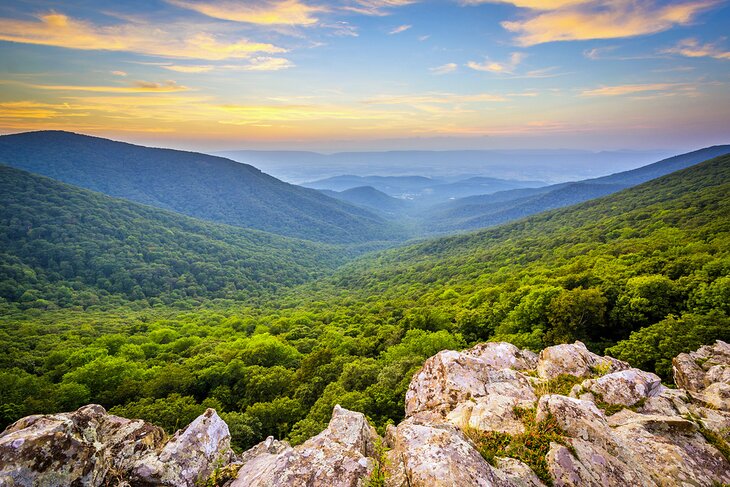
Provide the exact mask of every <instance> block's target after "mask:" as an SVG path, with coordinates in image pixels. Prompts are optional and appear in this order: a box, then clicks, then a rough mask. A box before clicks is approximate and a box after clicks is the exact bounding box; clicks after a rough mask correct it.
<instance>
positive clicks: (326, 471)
mask: <svg viewBox="0 0 730 487" xmlns="http://www.w3.org/2000/svg"><path fill="white" fill-rule="evenodd" d="M378 441H379V437H378V435H377V433H376V432H375V429H374V428H373V427H372V426H370V424H369V423H368V422H367V419H365V416H364V415H363V414H362V413H356V412H352V411H348V410H346V409H343V408H341V407H340V406H339V405H337V406H335V408H334V411H333V412H332V419H331V420H330V423H329V425H328V426H327V429H325V430H324V431H322V432H321V433H320V434H318V435H317V436H315V437H314V438H311V439H309V440H307V441H306V442H304V443H303V444H301V445H299V446H297V447H294V448H292V447H291V446H289V445H287V444H285V443H279V444H275V443H274V442H273V441H272V440H269V439H267V440H266V442H264V445H261V444H260V445H257V446H255V447H254V448H253V450H256V451H255V452H251V450H249V452H246V453H244V455H243V456H244V458H246V459H247V460H246V461H245V463H244V464H243V465H242V466H241V468H240V470H239V471H238V476H237V477H236V480H234V481H233V483H232V484H231V486H232V487H252V486H258V487H279V486H281V487H284V486H291V485H301V486H306V487H359V486H360V485H361V484H362V483H363V481H364V479H365V478H366V477H367V476H368V474H369V473H370V471H371V470H372V467H373V460H372V458H371V457H373V455H375V446H376V444H377V442H378ZM266 443H268V445H267V444H266ZM252 453H253V454H252Z"/></svg>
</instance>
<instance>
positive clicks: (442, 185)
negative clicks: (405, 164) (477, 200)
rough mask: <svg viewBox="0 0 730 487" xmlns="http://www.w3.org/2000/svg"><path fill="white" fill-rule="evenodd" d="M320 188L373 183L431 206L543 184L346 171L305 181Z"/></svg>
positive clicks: (386, 191) (369, 184)
mask: <svg viewBox="0 0 730 487" xmlns="http://www.w3.org/2000/svg"><path fill="white" fill-rule="evenodd" d="M303 185H304V186H306V187H309V188H316V189H319V190H323V189H324V190H332V191H339V192H341V191H345V190H348V189H354V188H358V187H364V186H370V187H373V188H374V189H376V190H378V191H380V192H383V193H385V194H387V195H389V196H392V197H395V198H399V199H405V200H409V201H412V202H413V203H415V204H416V205H418V206H421V207H428V206H430V205H433V204H436V203H443V202H446V201H448V200H451V199H454V198H463V197H467V196H472V195H483V194H488V193H494V192H497V191H507V190H512V189H518V188H530V187H539V186H544V185H545V183H542V182H539V181H516V180H505V179H498V178H490V177H483V176H474V177H468V178H456V180H454V181H451V182H447V181H446V180H443V179H432V178H426V177H423V176H353V175H343V176H335V177H331V178H326V179H322V180H319V181H312V182H309V183H304V184H303Z"/></svg>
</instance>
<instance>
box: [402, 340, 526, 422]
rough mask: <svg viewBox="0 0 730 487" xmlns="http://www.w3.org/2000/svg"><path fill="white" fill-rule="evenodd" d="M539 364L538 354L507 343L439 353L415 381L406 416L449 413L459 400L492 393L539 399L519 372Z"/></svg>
mask: <svg viewBox="0 0 730 487" xmlns="http://www.w3.org/2000/svg"><path fill="white" fill-rule="evenodd" d="M535 364H536V361H535V354H533V353H532V352H529V351H526V350H522V351H521V350H519V349H518V348H517V347H515V346H514V345H510V344H507V343H485V344H481V345H477V346H475V347H474V348H471V349H469V350H467V351H465V352H461V353H460V352H455V351H453V350H445V351H442V352H439V353H438V354H436V355H434V356H433V357H431V358H429V359H428V360H426V362H425V363H424V365H423V367H422V368H421V370H420V371H419V372H418V373H417V374H416V375H415V376H414V378H413V380H411V384H410V386H409V387H408V391H407V392H406V417H408V416H412V415H414V414H416V413H418V412H420V411H426V410H428V411H436V412H440V413H442V414H444V415H445V414H447V413H448V412H449V411H451V410H452V409H454V408H455V407H456V405H457V404H459V403H462V402H465V401H468V400H470V399H473V398H478V397H484V396H487V395H490V394H500V395H506V396H513V397H518V398H524V397H532V398H534V399H533V400H535V399H536V398H535V393H534V391H533V390H532V386H531V384H530V381H529V380H528V379H527V377H526V376H525V375H524V374H522V373H520V372H518V371H517V370H527V369H530V368H534V366H535Z"/></svg>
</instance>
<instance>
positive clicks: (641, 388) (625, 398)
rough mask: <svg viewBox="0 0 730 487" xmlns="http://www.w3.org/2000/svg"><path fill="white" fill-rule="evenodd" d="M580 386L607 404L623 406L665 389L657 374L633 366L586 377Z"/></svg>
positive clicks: (656, 394)
mask: <svg viewBox="0 0 730 487" xmlns="http://www.w3.org/2000/svg"><path fill="white" fill-rule="evenodd" d="M581 386H582V387H583V389H585V390H588V391H590V392H591V393H593V394H594V395H596V396H597V397H599V398H601V400H603V401H604V402H606V403H608V404H621V405H624V406H633V405H634V404H636V403H637V402H639V401H645V400H646V398H648V397H656V396H659V395H660V394H661V393H662V392H663V391H664V390H665V389H666V387H664V386H663V385H662V383H661V379H660V378H659V376H658V375H656V374H652V373H650V372H644V371H643V370H639V369H633V368H632V369H627V370H621V371H618V372H613V373H611V374H607V375H604V376H603V377H599V378H598V379H587V380H585V381H583V383H582V384H581Z"/></svg>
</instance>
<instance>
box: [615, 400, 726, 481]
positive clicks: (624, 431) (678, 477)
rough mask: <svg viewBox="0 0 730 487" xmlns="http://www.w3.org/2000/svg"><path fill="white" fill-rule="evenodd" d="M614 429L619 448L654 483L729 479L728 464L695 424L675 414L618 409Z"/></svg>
mask: <svg viewBox="0 0 730 487" xmlns="http://www.w3.org/2000/svg"><path fill="white" fill-rule="evenodd" d="M622 416H623V424H622V425H617V426H616V427H615V428H614V434H615V435H616V437H617V438H618V439H619V441H620V442H621V445H622V448H623V449H624V451H625V452H626V453H625V455H630V456H631V457H633V458H636V459H640V460H641V465H642V467H643V468H644V469H645V470H646V471H647V472H648V474H649V476H650V477H651V478H652V479H653V480H654V481H655V482H656V483H657V484H658V485H717V484H725V483H728V482H730V463H728V460H727V459H726V458H724V457H723V455H722V454H721V453H720V452H719V451H718V450H717V449H716V448H715V447H713V446H712V445H710V444H709V443H708V442H707V441H706V440H705V438H704V437H703V436H702V435H701V434H700V433H699V431H698V427H697V424H696V423H694V422H693V421H688V420H686V419H683V418H680V417H677V416H669V417H667V416H654V415H645V414H637V413H634V412H632V411H628V410H625V411H623V412H622Z"/></svg>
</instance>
